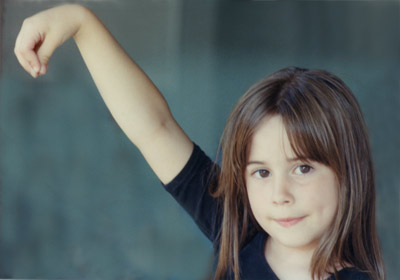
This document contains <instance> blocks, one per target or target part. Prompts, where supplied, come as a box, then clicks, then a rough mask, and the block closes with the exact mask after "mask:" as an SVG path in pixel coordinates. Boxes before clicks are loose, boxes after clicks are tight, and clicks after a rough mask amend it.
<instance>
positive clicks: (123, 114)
mask: <svg viewBox="0 0 400 280" xmlns="http://www.w3.org/2000/svg"><path fill="white" fill-rule="evenodd" d="M70 37H73V38H74V40H75V42H76V44H77V46H78V48H79V50H80V52H81V54H82V57H83V59H84V61H85V63H86V65H87V67H88V69H89V71H90V73H91V75H92V77H93V79H94V81H95V83H96V85H97V87H98V89H99V91H100V93H101V95H102V97H103V99H104V101H105V103H106V105H107V106H108V108H109V109H110V111H111V113H112V114H113V116H114V118H115V120H116V121H117V122H118V124H119V125H120V126H121V128H122V129H123V131H124V132H125V133H126V135H127V136H128V137H129V139H130V140H131V141H132V142H133V143H134V144H135V145H136V146H137V147H138V148H139V149H140V151H141V152H142V154H143V155H144V157H145V159H146V160H147V162H148V163H149V165H150V166H151V168H152V169H153V170H154V172H155V173H156V174H157V176H158V177H159V178H160V180H161V181H162V183H163V184H164V185H165V188H166V189H167V191H168V192H170V193H171V194H172V195H173V196H174V197H175V198H176V199H177V201H178V202H179V203H180V204H181V205H182V206H183V207H184V208H185V209H186V210H187V211H188V212H189V214H190V215H191V216H192V217H193V219H194V220H195V222H196V223H197V224H198V226H199V227H200V229H201V230H202V231H203V232H204V234H205V235H206V236H207V237H208V238H209V239H210V240H211V241H212V242H213V244H214V248H215V252H216V254H217V264H216V270H215V276H214V277H215V278H216V279H225V278H228V279H384V273H383V264H382V257H381V252H380V249H379V244H378V238H377V234H376V227H375V183H374V171H373V166H372V161H371V155H370V154H371V152H370V148H369V143H368V137H367V133H366V129H365V125H364V121H363V118H362V115H361V112H360V109H359V106H358V104H357V102H356V100H355V98H354V96H353V94H352V93H351V91H350V90H349V88H348V87H347V86H346V85H345V84H344V83H343V82H342V81H341V80H340V79H339V78H337V77H336V76H334V75H332V74H330V73H328V72H326V71H322V70H306V69H300V68H287V69H283V70H281V71H278V72H276V73H274V74H272V75H271V76H269V77H267V78H265V79H264V80H262V81H261V82H259V83H257V84H256V85H254V86H253V87H251V88H250V89H249V90H248V92H246V93H245V95H244V96H243V97H242V98H241V100H240V101H239V103H238V104H237V106H236V108H235V109H234V110H233V112H232V114H231V116H230V117H229V119H228V121H227V124H226V128H225V131H224V133H223V137H222V141H221V152H222V164H221V166H220V167H219V166H218V165H216V164H214V163H213V162H212V161H211V160H210V159H209V158H208V157H207V156H206V155H205V154H204V153H203V152H202V151H201V149H200V148H199V147H198V146H197V145H195V144H193V142H192V141H191V140H190V139H189V138H188V136H187V135H186V134H185V133H184V132H183V130H182V129H181V128H180V127H179V125H178V124H177V123H176V121H175V120H174V118H173V117H172V115H171V112H170V110H169V108H168V105H167V104H166V102H165V100H164V98H163V97H162V95H161V94H160V92H159V91H158V90H157V88H156V87H155V86H154V84H153V83H152V82H151V80H150V79H149V78H148V77H147V76H146V75H145V73H143V71H142V70H141V69H140V68H139V67H138V66H137V65H136V64H135V63H134V62H133V61H132V60H131V59H130V58H129V57H128V55H127V54H126V53H125V52H124V51H123V49H122V48H121V47H120V46H119V45H118V43H117V42H116V41H115V40H114V39H113V37H112V36H111V34H110V33H109V32H108V31H107V29H106V28H105V27H104V26H103V25H102V23H101V22H100V21H99V20H98V19H97V17H96V16H95V15H94V14H93V13H92V12H91V11H89V10H88V9H86V8H84V7H82V6H79V5H65V6H60V7H56V8H53V9H50V10H47V11H44V12H41V13H39V14H37V15H35V16H33V17H31V18H28V19H26V20H25V21H24V23H23V26H22V29H21V31H20V33H19V35H18V38H17V41H16V46H15V53H16V56H17V58H18V60H19V62H20V64H21V65H22V66H23V67H24V69H25V70H26V71H28V72H29V73H30V74H31V75H32V76H33V77H35V78H36V77H38V76H40V75H44V74H45V73H46V71H47V69H48V62H49V59H50V57H51V55H52V53H53V52H54V50H55V49H56V48H57V47H58V46H60V45H61V44H62V43H63V42H65V41H66V40H67V39H68V38H70ZM98 46H101V47H100V48H99V47H98Z"/></svg>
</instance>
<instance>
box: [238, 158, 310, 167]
mask: <svg viewBox="0 0 400 280" xmlns="http://www.w3.org/2000/svg"><path fill="white" fill-rule="evenodd" d="M287 160H288V161H289V162H295V161H304V159H302V158H299V157H294V158H288V159H287ZM252 164H259V165H266V162H265V161H260V160H251V161H249V162H248V163H247V165H246V166H249V165H252Z"/></svg>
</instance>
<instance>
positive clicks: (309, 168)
mask: <svg viewBox="0 0 400 280" xmlns="http://www.w3.org/2000/svg"><path fill="white" fill-rule="evenodd" d="M245 177H246V186H247V193H248V197H249V201H250V206H251V209H252V211H253V214H254V216H255V218H256V220H257V222H258V223H259V225H260V226H261V227H262V228H263V229H264V230H265V231H266V232H267V233H268V234H269V235H270V237H271V242H275V245H281V246H284V247H290V248H297V249H306V250H307V249H314V248H315V247H316V246H317V245H318V242H319V240H320V238H321V236H322V235H323V233H324V232H326V231H327V229H328V228H329V226H330V225H331V222H332V220H333V218H334V216H335V215H336V210H337V205H338V187H339V186H338V181H337V179H336V176H335V174H334V172H333V171H332V170H331V169H330V168H329V167H327V166H325V165H323V164H320V163H317V162H308V163H306V162H301V161H299V160H296V159H295V155H294V153H293V150H292V148H291V147H290V142H289V139H288V137H287V134H286V131H285V128H284V125H283V123H282V120H281V117H279V116H272V117H270V118H267V119H265V120H264V121H263V123H261V125H260V127H259V129H258V130H257V131H256V133H255V134H254V136H253V139H252V142H251V147H250V152H249V158H248V165H247V167H246V174H245Z"/></svg>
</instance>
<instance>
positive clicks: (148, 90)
mask: <svg viewBox="0 0 400 280" xmlns="http://www.w3.org/2000/svg"><path fill="white" fill-rule="evenodd" d="M71 37H73V39H74V40H75V43H76V44H77V46H78V48H79V51H80V53H81V55H82V57H83V59H84V61H85V63H86V65H87V67H88V69H89V71H90V74H91V76H92V78H93V80H94V82H95V83H96V86H97V88H98V90H99V92H100V94H101V96H102V98H103V99H104V101H105V103H106V105H107V107H108V108H109V110H110V111H111V113H112V115H113V117H114V118H115V120H116V121H117V123H118V124H119V126H120V127H121V129H122V130H123V131H124V132H125V134H126V135H127V136H128V137H129V139H130V140H131V141H132V142H133V143H134V144H135V145H136V146H137V147H138V148H139V150H140V151H141V153H142V154H143V156H144V157H145V159H146V160H147V162H148V163H149V165H150V166H151V168H152V169H153V171H154V172H155V173H156V175H157V176H158V177H159V179H160V180H161V181H162V182H163V183H168V182H169V181H171V180H172V179H173V178H174V177H175V176H176V175H177V174H178V173H179V171H180V170H181V169H182V168H183V166H184V165H185V163H186V162H187V160H188V158H189V157H190V154H191V152H192V149H193V143H192V142H191V140H190V139H189V137H188V136H187V135H186V134H185V133H184V131H183V130H182V129H181V128H180V126H179V125H178V123H177V122H176V121H175V119H174V118H173V116H172V114H171V112H170V110H169V107H168V105H167V103H166V101H165V99H164V98H163V96H162V95H161V93H160V92H159V91H158V89H157V88H156V86H155V85H154V84H153V83H152V81H151V80H150V79H149V77H148V76H147V75H146V74H145V73H144V72H143V71H142V70H141V69H140V67H139V66H137V65H136V63H135V62H134V61H133V60H132V59H131V58H130V57H129V56H128V55H127V54H126V52H125V51H124V50H123V49H122V47H121V46H120V45H119V44H118V42H117V41H116V40H115V39H114V38H113V36H112V35H111V34H110V33H109V32H108V30H107V29H106V28H105V26H104V25H103V24H102V23H101V22H100V21H99V19H98V18H97V17H96V16H95V15H94V14H93V13H92V12H91V11H90V10H88V9H86V8H85V7H83V6H79V5H64V6H59V7H56V8H52V9H49V10H46V11H43V12H40V13H38V14H36V15H34V16H32V17H30V18H27V19H26V20H25V21H24V23H23V26H22V28H21V31H20V33H19V35H18V37H17V40H16V44H15V54H16V56H17V58H18V60H19V62H20V64H21V65H22V67H23V68H24V69H25V70H26V71H27V72H28V73H30V74H31V75H32V76H33V77H34V78H36V77H38V76H40V75H45V74H46V72H47V69H48V63H49V60H50V58H51V56H52V54H53V52H54V50H55V49H56V48H57V47H59V46H60V45H62V44H63V43H64V42H65V41H67V40H68V39H69V38H71ZM98 46H101V47H98Z"/></svg>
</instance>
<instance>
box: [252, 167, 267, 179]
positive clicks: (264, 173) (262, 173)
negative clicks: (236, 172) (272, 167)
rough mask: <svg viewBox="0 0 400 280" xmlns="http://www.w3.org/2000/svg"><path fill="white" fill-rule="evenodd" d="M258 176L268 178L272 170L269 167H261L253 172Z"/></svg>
mask: <svg viewBox="0 0 400 280" xmlns="http://www.w3.org/2000/svg"><path fill="white" fill-rule="evenodd" d="M253 174H254V175H255V176H256V177H257V178H267V177H269V175H270V172H269V171H268V170H267V169H259V170H257V171H255V172H254V173H253Z"/></svg>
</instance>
